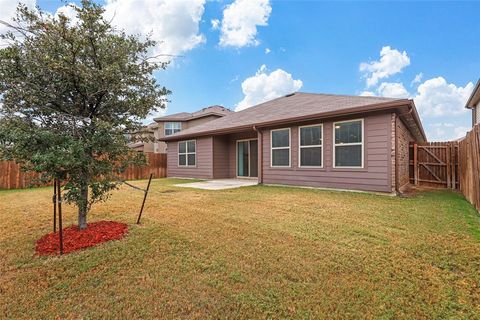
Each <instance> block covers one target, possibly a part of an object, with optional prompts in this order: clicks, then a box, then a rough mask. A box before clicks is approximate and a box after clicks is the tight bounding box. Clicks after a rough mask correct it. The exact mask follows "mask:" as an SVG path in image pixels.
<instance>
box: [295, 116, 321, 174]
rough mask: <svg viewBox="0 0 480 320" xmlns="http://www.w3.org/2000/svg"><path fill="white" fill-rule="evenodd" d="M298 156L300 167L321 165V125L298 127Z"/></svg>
mask: <svg viewBox="0 0 480 320" xmlns="http://www.w3.org/2000/svg"><path fill="white" fill-rule="evenodd" d="M298 130H299V131H298V132H299V143H298V145H299V151H298V153H299V156H300V160H299V161H300V167H317V168H321V167H322V166H323V152H322V140H323V126H322V125H321V124H320V125H313V126H304V127H299V129H298Z"/></svg>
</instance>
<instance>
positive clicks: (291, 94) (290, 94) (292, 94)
mask: <svg viewBox="0 0 480 320" xmlns="http://www.w3.org/2000/svg"><path fill="white" fill-rule="evenodd" d="M294 95H295V92H294V93H289V94H287V95H286V96H285V98H287V97H291V96H294Z"/></svg>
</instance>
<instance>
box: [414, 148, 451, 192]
mask: <svg viewBox="0 0 480 320" xmlns="http://www.w3.org/2000/svg"><path fill="white" fill-rule="evenodd" d="M410 182H411V183H413V184H414V185H417V186H418V185H420V186H428V187H435V188H451V189H458V188H459V185H460V184H459V174H458V142H424V143H412V144H410Z"/></svg>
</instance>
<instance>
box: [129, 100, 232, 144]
mask: <svg viewBox="0 0 480 320" xmlns="http://www.w3.org/2000/svg"><path fill="white" fill-rule="evenodd" d="M229 113H232V111H231V110H229V109H227V108H224V107H222V106H211V107H206V108H203V109H201V110H199V111H196V112H193V113H189V112H181V113H175V114H172V115H168V116H164V117H159V118H155V119H153V120H154V121H155V122H153V123H151V124H149V125H148V126H147V130H148V131H149V132H151V133H152V134H153V136H154V137H155V141H145V142H142V141H138V142H133V143H131V144H129V147H131V148H132V149H135V150H137V151H141V152H154V153H166V152H167V144H166V143H165V142H163V141H160V139H162V138H164V137H167V136H169V135H172V134H174V133H177V132H179V131H182V130H185V129H188V128H192V127H195V126H197V125H200V124H204V123H207V122H209V121H212V120H215V119H218V118H221V117H223V116H225V115H227V114H229Z"/></svg>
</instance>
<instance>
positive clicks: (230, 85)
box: [0, 0, 480, 140]
mask: <svg viewBox="0 0 480 320" xmlns="http://www.w3.org/2000/svg"><path fill="white" fill-rule="evenodd" d="M28 1H30V2H32V1H34V0H28ZM6 3H7V1H6V0H0V5H1V6H3V7H4V8H5V7H6ZM102 3H103V2H102ZM38 5H40V7H41V8H42V9H45V10H48V11H50V12H52V13H54V12H55V11H56V10H57V9H58V7H61V6H63V5H64V3H62V2H60V1H54V0H38ZM105 5H106V6H107V7H108V10H107V13H108V12H113V11H115V12H116V14H115V20H116V21H115V23H116V24H117V25H118V26H120V27H122V28H125V29H126V30H127V31H131V32H135V31H136V32H144V31H145V30H151V31H152V33H153V35H154V37H156V38H157V39H159V40H164V41H165V42H164V45H163V46H159V47H158V48H156V52H157V53H169V54H175V55H179V57H177V58H175V59H174V61H173V63H172V64H171V65H170V67H169V68H168V69H167V70H166V71H160V72H158V73H157V74H156V77H157V79H158V81H159V83H160V84H162V85H165V86H166V87H167V88H169V89H171V90H172V91H173V94H172V95H171V96H170V97H169V98H170V100H171V102H170V103H169V105H168V109H167V110H166V113H167V114H171V113H176V112H181V111H195V110H198V109H200V108H202V107H205V106H209V105H214V104H221V105H224V106H226V107H229V108H232V109H235V108H237V109H242V108H246V107H248V106H250V105H252V104H256V103H259V102H262V101H264V100H265V99H270V98H272V97H276V96H278V95H280V94H285V93H288V92H287V91H292V90H300V91H304V92H316V93H336V94H352V95H360V94H375V95H384V96H394V97H409V98H413V99H414V100H415V103H416V105H417V107H418V109H419V112H420V114H421V118H422V121H423V124H424V127H425V129H426V131H427V135H428V137H429V139H432V140H444V139H451V138H457V137H459V136H460V135H462V133H464V132H465V131H466V130H467V129H468V128H469V127H470V123H471V115H470V113H468V112H464V111H463V110H462V108H463V106H464V102H465V100H466V98H467V97H468V95H469V93H470V91H471V90H472V88H473V85H474V84H475V83H476V81H477V80H478V79H479V78H480V40H479V34H480V19H479V15H478V13H479V12H480V2H412V1H409V2H394V3H391V2H323V1H268V0H248V1H247V0H235V1H233V0H229V1H207V2H205V1H203V0H177V1H168V0H146V1H142V0H123V1H117V0H110V1H109V2H108V3H106V4H105ZM0 11H1V10H0ZM4 11H5V10H4ZM67 13H68V12H67ZM212 20H218V21H217V22H212ZM362 63H363V67H361V65H362ZM416 77H417V81H414V79H415V78H416ZM242 84H243V87H242ZM292 108H295V106H292Z"/></svg>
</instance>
